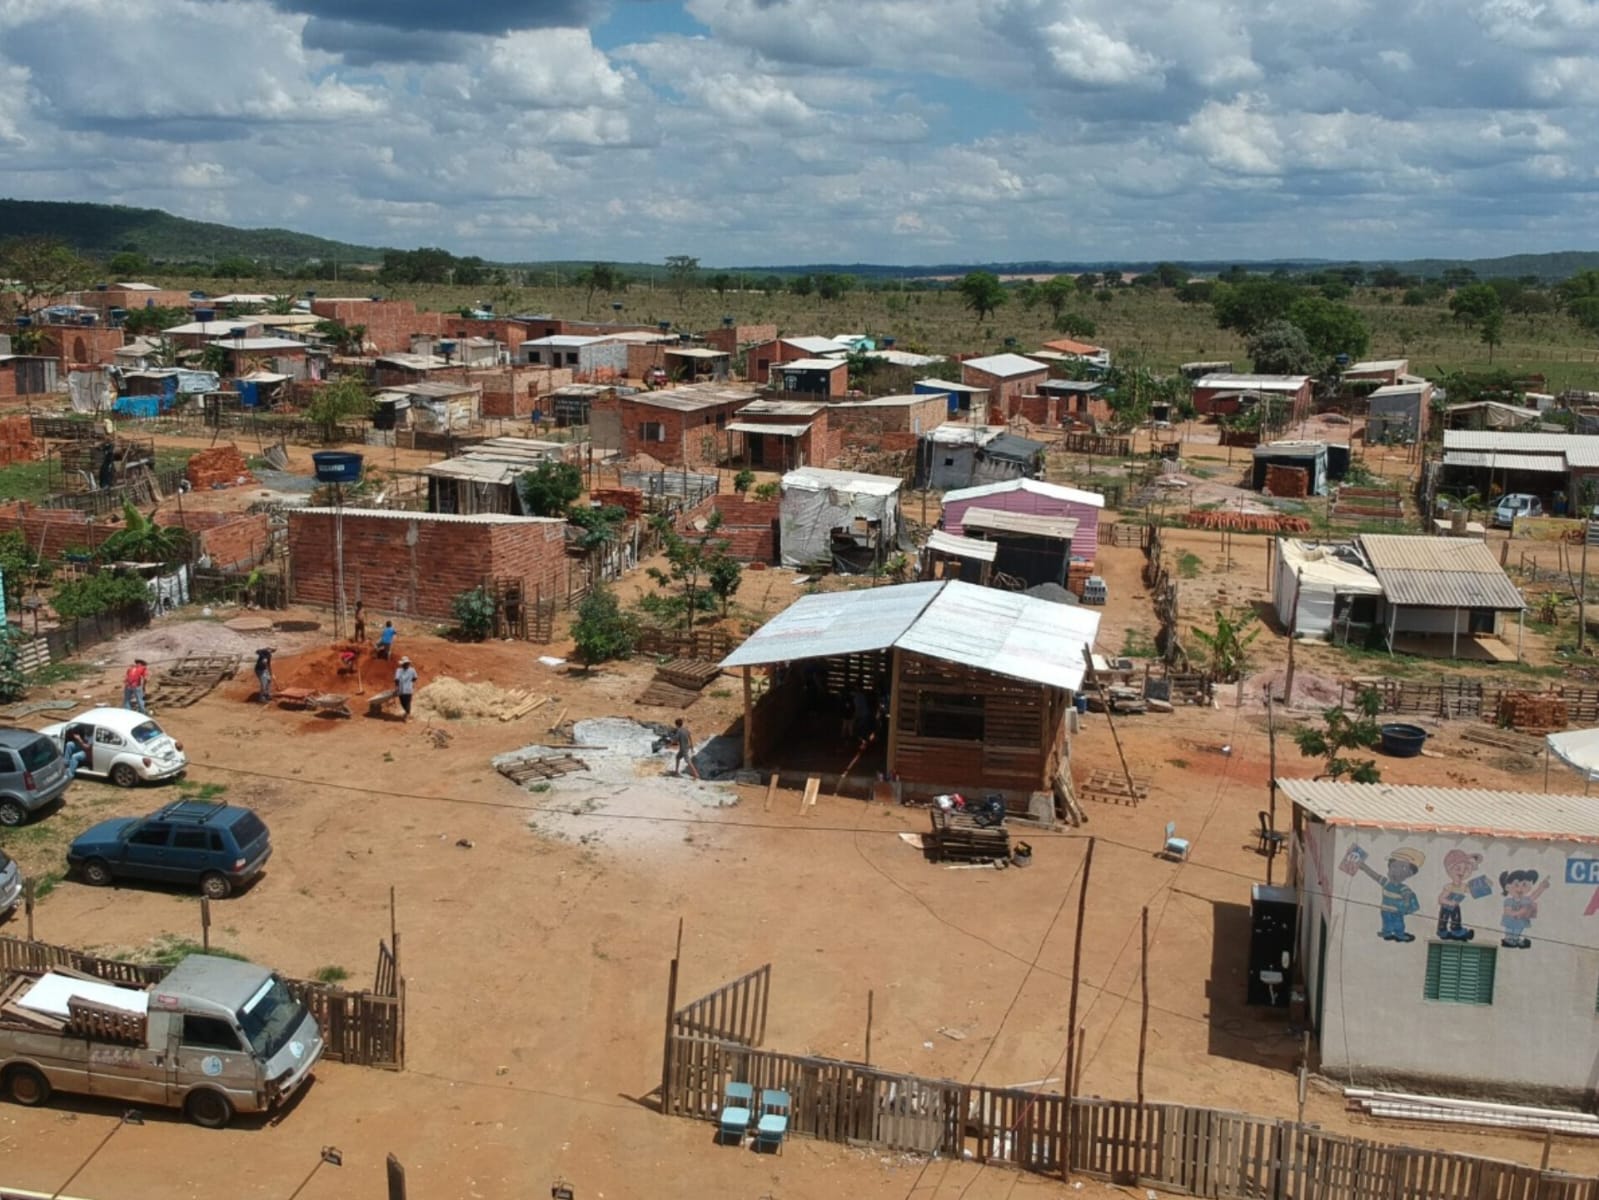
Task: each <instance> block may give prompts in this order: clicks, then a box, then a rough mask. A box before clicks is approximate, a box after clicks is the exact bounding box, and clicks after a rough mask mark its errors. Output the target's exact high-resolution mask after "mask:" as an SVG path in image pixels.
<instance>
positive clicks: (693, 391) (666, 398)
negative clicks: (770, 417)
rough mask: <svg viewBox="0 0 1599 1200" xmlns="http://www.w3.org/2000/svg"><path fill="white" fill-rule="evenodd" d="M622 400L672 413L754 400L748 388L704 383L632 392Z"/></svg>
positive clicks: (753, 395) (697, 410) (752, 393)
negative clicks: (668, 410) (661, 389)
mask: <svg viewBox="0 0 1599 1200" xmlns="http://www.w3.org/2000/svg"><path fill="white" fill-rule="evenodd" d="M623 399H624V400H625V401H627V402H628V403H630V404H646V405H648V406H649V407H651V408H669V409H672V410H673V411H674V412H699V411H700V410H701V409H705V408H720V407H721V406H722V405H724V404H748V403H749V402H750V401H751V400H753V399H755V392H754V391H753V390H752V389H750V388H730V387H727V386H725V385H723V384H718V383H705V384H690V385H689V386H688V387H680V388H670V389H668V390H667V391H662V392H634V393H633V394H632V395H631V396H624V397H623Z"/></svg>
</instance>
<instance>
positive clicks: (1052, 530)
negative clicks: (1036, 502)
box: [961, 508, 1078, 542]
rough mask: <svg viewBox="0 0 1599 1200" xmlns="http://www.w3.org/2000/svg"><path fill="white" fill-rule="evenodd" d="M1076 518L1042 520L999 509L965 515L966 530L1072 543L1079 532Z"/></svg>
mask: <svg viewBox="0 0 1599 1200" xmlns="http://www.w3.org/2000/svg"><path fill="white" fill-rule="evenodd" d="M1077 526H1078V520H1077V518H1076V517H1041V516H1038V515H1036V514H1034V513H1013V512H1005V511H1004V510H1003V509H998V508H968V509H967V510H966V511H965V512H963V513H962V514H961V528H962V529H986V530H989V531H991V532H993V533H1019V534H1021V535H1023V536H1024V537H1044V538H1059V539H1061V540H1062V541H1067V542H1069V541H1071V540H1072V537H1073V536H1074V535H1075V534H1076V533H1077Z"/></svg>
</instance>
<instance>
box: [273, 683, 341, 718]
mask: <svg viewBox="0 0 1599 1200" xmlns="http://www.w3.org/2000/svg"><path fill="white" fill-rule="evenodd" d="M274 699H276V700H277V702H278V705H279V706H280V707H282V708H292V709H296V710H309V711H312V712H316V713H318V714H320V715H322V716H329V717H348V716H349V715H350V698H349V697H348V696H345V695H342V694H341V693H339V692H313V691H310V690H308V689H306V688H284V689H282V690H281V691H279V692H278V694H277V695H276V696H275V697H274Z"/></svg>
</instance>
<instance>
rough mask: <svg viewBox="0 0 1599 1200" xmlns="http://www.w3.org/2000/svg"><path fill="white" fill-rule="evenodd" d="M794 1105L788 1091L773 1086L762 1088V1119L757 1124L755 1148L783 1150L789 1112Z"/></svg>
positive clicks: (778, 1152) (777, 1151) (774, 1150)
mask: <svg viewBox="0 0 1599 1200" xmlns="http://www.w3.org/2000/svg"><path fill="white" fill-rule="evenodd" d="M792 1107H793V1105H792V1103H791V1102H790V1100H789V1095H788V1093H787V1092H783V1091H777V1090H775V1089H772V1088H763V1089H762V1090H761V1119H760V1121H759V1123H758V1124H757V1125H756V1126H755V1149H757V1150H762V1149H770V1150H772V1151H773V1152H774V1153H777V1154H781V1153H782V1152H783V1138H784V1136H785V1135H786V1134H787V1133H788V1118H789V1112H790V1110H791V1109H792Z"/></svg>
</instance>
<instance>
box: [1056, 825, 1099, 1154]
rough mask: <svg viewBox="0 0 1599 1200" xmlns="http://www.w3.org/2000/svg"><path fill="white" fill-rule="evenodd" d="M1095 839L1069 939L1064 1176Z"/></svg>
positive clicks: (1069, 1149)
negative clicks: (1070, 952)
mask: <svg viewBox="0 0 1599 1200" xmlns="http://www.w3.org/2000/svg"><path fill="white" fill-rule="evenodd" d="M1094 840H1095V839H1093V838H1089V839H1088V852H1087V854H1085V855H1084V856H1083V882H1082V886H1081V887H1080V888H1079V889H1078V892H1077V933H1076V935H1075V936H1074V937H1073V939H1072V991H1071V1000H1070V1002H1069V1004H1068V1006H1067V1014H1066V1076H1065V1085H1066V1152H1065V1153H1064V1154H1062V1155H1061V1167H1062V1170H1063V1172H1064V1174H1065V1176H1067V1177H1070V1175H1071V1172H1072V1145H1073V1143H1072V1134H1073V1132H1074V1130H1075V1128H1076V1123H1077V1122H1076V1115H1077V1110H1076V1104H1075V1103H1074V1101H1075V1099H1076V1087H1075V1085H1076V1081H1077V1075H1076V1067H1077V991H1078V984H1079V983H1080V982H1081V980H1082V967H1083V921H1084V917H1085V915H1086V907H1087V900H1088V877H1089V875H1090V874H1091V873H1092V872H1093V869H1094Z"/></svg>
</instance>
